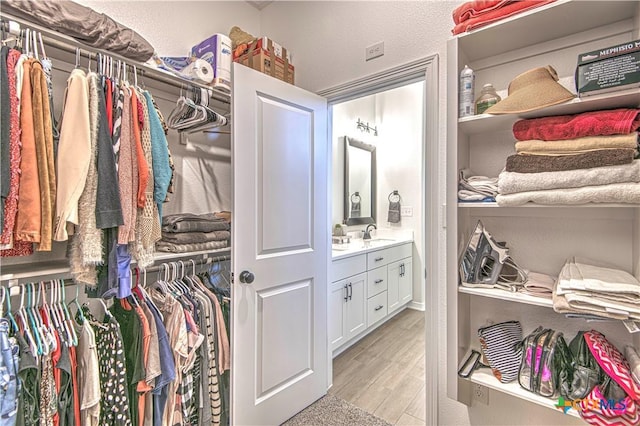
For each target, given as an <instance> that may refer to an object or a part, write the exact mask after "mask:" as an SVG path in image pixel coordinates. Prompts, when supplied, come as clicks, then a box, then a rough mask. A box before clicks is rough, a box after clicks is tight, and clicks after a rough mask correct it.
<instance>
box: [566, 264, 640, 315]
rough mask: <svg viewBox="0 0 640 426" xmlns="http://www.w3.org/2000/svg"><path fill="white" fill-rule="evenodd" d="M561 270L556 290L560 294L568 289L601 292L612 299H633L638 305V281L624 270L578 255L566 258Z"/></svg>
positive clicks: (639, 289)
mask: <svg viewBox="0 0 640 426" xmlns="http://www.w3.org/2000/svg"><path fill="white" fill-rule="evenodd" d="M563 270H564V272H565V274H564V275H563V276H562V277H561V278H560V280H559V281H560V282H559V284H558V290H557V291H558V293H560V294H566V293H567V292H568V291H570V290H577V291H588V292H593V293H603V294H604V295H605V296H606V295H609V296H611V298H613V299H615V298H616V297H618V298H625V300H626V301H629V302H632V301H633V302H634V303H636V304H638V306H639V307H640V282H638V280H637V279H636V278H635V277H634V276H633V275H631V274H630V273H628V272H626V271H623V270H620V269H617V268H614V267H609V266H602V264H599V263H598V262H596V261H593V260H590V259H584V258H580V257H575V258H571V259H569V260H567V262H566V263H565V265H564V266H563ZM613 295H616V297H614V296H613Z"/></svg>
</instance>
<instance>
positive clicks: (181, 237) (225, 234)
mask: <svg viewBox="0 0 640 426" xmlns="http://www.w3.org/2000/svg"><path fill="white" fill-rule="evenodd" d="M229 238H231V232H229V231H212V232H163V233H162V241H165V242H168V243H174V244H195V243H206V242H209V241H224V240H228V239H229Z"/></svg>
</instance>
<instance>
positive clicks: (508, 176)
mask: <svg viewBox="0 0 640 426" xmlns="http://www.w3.org/2000/svg"><path fill="white" fill-rule="evenodd" d="M624 182H640V160H635V161H634V162H633V163H631V164H623V165H619V166H605V167H594V168H591V169H577V170H566V171H560V172H540V173H516V172H507V171H503V172H501V173H500V175H499V176H498V193H500V194H505V195H506V194H513V193H516V192H526V191H541V190H547V189H562V188H581V187H584V186H595V185H608V184H612V183H624Z"/></svg>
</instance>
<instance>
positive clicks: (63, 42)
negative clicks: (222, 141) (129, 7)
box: [0, 12, 231, 104]
mask: <svg viewBox="0 0 640 426" xmlns="http://www.w3.org/2000/svg"><path fill="white" fill-rule="evenodd" d="M0 17H1V18H2V20H3V21H15V22H17V23H18V24H20V26H21V27H24V28H30V29H31V30H34V31H37V32H39V33H41V34H42V37H43V42H44V44H45V45H47V46H48V47H49V46H50V47H53V48H55V49H59V50H62V51H64V52H67V53H71V54H73V55H74V58H75V53H76V48H79V49H80V54H81V56H83V57H84V58H93V59H95V58H96V55H97V54H98V53H101V54H103V55H105V56H109V57H111V58H113V59H115V60H120V61H122V62H125V63H127V64H129V65H131V66H134V65H135V67H136V68H137V69H138V70H139V72H140V73H141V74H140V75H141V76H142V77H143V78H144V79H145V80H146V79H151V80H154V81H157V82H159V83H163V84H166V85H169V86H173V87H175V88H177V89H184V88H186V87H188V86H195V87H199V88H203V89H207V90H212V91H213V96H212V97H213V98H214V99H215V100H217V101H220V102H223V103H227V104H228V103H230V102H231V95H230V94H229V93H226V92H224V91H221V90H219V89H217V88H215V87H211V86H206V85H204V84H200V83H197V82H194V81H190V80H186V79H183V78H180V77H178V76H175V75H173V74H169V73H166V72H164V71H161V70H158V69H155V68H151V67H149V66H148V65H146V64H144V63H142V62H138V61H134V60H131V59H127V58H125V57H124V56H121V55H118V54H116V53H111V52H109V51H108V50H103V49H97V48H95V47H91V46H88V45H86V44H84V43H82V42H81V41H78V40H76V39H74V38H72V37H69V36H67V35H64V34H61V33H59V32H57V31H52V30H50V29H47V28H45V27H42V26H40V25H37V24H34V23H32V22H30V21H28V20H25V19H22V18H16V17H15V16H12V15H9V14H7V13H4V12H3V13H0ZM50 56H51V57H53V55H50ZM69 62H70V63H75V59H73V60H71V61H69Z"/></svg>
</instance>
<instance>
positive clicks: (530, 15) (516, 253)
mask: <svg viewBox="0 0 640 426" xmlns="http://www.w3.org/2000/svg"><path fill="white" fill-rule="evenodd" d="M639 29H640V4H639V3H638V2H625V1H596V2H581V1H569V0H559V1H556V2H553V3H550V4H547V5H545V6H542V7H539V8H536V9H532V10H529V11H526V12H524V13H521V14H518V15H515V16H512V17H510V18H507V19H504V20H502V21H499V22H495V23H493V24H491V25H488V26H486V27H483V28H479V29H477V30H474V31H471V32H469V33H464V34H461V35H459V36H456V37H453V38H452V39H450V40H449V42H448V50H447V62H448V63H447V75H448V83H447V85H448V87H447V93H448V111H447V145H446V151H447V158H446V164H447V165H446V176H447V193H446V207H445V214H446V217H445V218H444V220H445V222H444V223H445V224H446V225H445V227H444V229H437V230H436V229H434V232H440V233H441V234H442V235H443V237H444V238H445V239H446V277H447V278H446V292H447V373H446V375H447V393H448V396H449V397H450V398H452V399H454V400H457V401H460V402H462V403H465V404H467V405H469V406H471V405H472V404H471V402H472V401H471V400H472V383H476V384H481V385H483V386H486V387H488V388H490V389H493V390H496V391H498V392H497V393H495V394H492V396H491V397H490V405H491V408H495V410H491V411H492V413H494V414H493V415H494V416H495V417H494V418H492V420H493V421H494V422H495V423H501V424H506V423H512V424H515V423H516V421H515V420H514V418H513V417H511V416H510V413H509V412H508V410H506V411H505V410H500V407H504V406H506V405H508V404H509V401H512V399H510V398H512V397H515V398H518V399H520V400H522V401H526V402H530V403H531V405H525V407H526V410H525V411H526V413H519V417H518V418H525V417H529V418H535V419H536V422H539V423H540V424H544V423H545V422H548V423H553V424H558V421H557V420H558V418H560V419H562V417H557V416H558V414H557V412H558V411H559V410H558V409H557V408H556V407H555V404H557V399H556V400H553V399H549V398H543V397H540V396H538V395H535V394H533V393H530V392H528V391H526V390H524V389H522V388H521V387H520V385H519V384H518V383H517V382H512V383H509V384H503V383H500V382H499V381H498V380H497V379H495V377H493V375H492V374H491V372H490V371H489V370H486V369H481V370H478V371H476V372H474V374H473V375H472V376H471V378H470V380H466V379H461V378H459V377H458V375H457V367H458V365H459V362H460V361H461V359H462V357H463V356H464V355H465V353H466V352H467V350H468V349H470V348H474V349H479V347H480V345H479V342H478V338H477V329H478V328H480V327H482V326H483V325H486V324H487V323H491V322H492V323H497V322H501V321H507V320H512V319H513V320H518V321H520V322H521V324H522V327H523V333H524V335H525V336H526V335H527V334H528V333H529V332H531V331H532V330H533V329H534V328H535V327H537V326H538V325H543V326H545V327H550V328H554V329H557V330H561V331H563V332H564V333H565V337H566V338H567V339H571V338H573V336H574V335H575V333H576V332H577V331H579V330H588V329H597V330H599V331H601V332H602V333H603V334H605V335H606V336H607V338H608V339H609V340H610V341H611V342H612V343H613V344H614V345H616V346H618V347H619V348H621V347H622V345H623V344H632V345H634V346H635V347H637V348H640V336H638V334H633V335H631V334H629V333H628V332H627V331H626V329H625V328H624V326H623V325H622V323H621V322H620V321H603V322H595V323H594V322H586V321H584V320H581V319H568V318H566V317H565V316H564V315H562V314H558V313H556V312H555V311H554V310H553V305H552V301H551V300H548V299H543V298H538V297H533V296H528V295H525V294H519V293H510V292H507V291H504V290H498V289H476V288H466V287H461V286H459V285H458V256H459V253H460V251H461V250H462V247H463V246H464V244H466V242H467V240H468V237H469V234H470V232H471V231H472V230H473V228H474V227H475V225H476V223H477V221H478V220H482V222H483V223H484V225H485V227H486V229H487V230H488V231H489V233H491V234H492V235H493V236H494V237H495V238H496V239H497V240H498V241H505V242H506V243H507V246H508V247H509V249H510V253H511V255H512V256H513V258H514V260H515V261H516V263H517V264H518V265H520V266H521V267H523V268H525V269H528V270H532V271H536V272H542V273H546V274H550V275H555V276H557V274H558V273H559V271H560V268H561V267H562V265H563V264H564V262H565V260H566V259H567V258H568V257H571V256H581V257H586V258H591V259H597V260H600V261H602V262H605V263H609V264H612V265H615V266H617V267H619V268H620V269H623V270H626V271H628V272H631V273H633V274H634V275H635V276H636V277H640V205H636V204H619V203H608V204H596V203H593V204H582V205H539V204H533V203H528V204H525V205H523V206H517V207H500V206H498V205H497V204H496V203H464V202H458V199H457V185H458V172H459V170H460V169H470V170H472V171H473V172H474V173H475V174H478V175H483V176H498V174H499V173H500V171H501V170H502V169H503V167H504V164H505V159H506V157H507V156H508V155H511V154H513V153H515V149H514V144H515V138H514V137H513V133H512V128H513V124H514V123H515V122H516V121H517V120H519V119H523V118H537V117H543V116H549V115H565V114H577V113H581V112H586V111H595V110H601V109H612V108H623V107H634V108H637V107H639V106H640V89H638V88H633V89H627V90H621V91H617V92H612V93H607V94H601V95H596V96H588V97H583V98H575V99H573V100H572V101H569V102H566V103H563V104H561V105H555V106H552V107H548V108H544V109H540V110H537V111H533V112H530V113H526V114H518V115H515V114H514V115H498V116H493V115H489V114H482V115H477V116H472V117H465V118H462V119H459V118H458V76H459V75H460V71H461V70H462V69H463V68H464V66H465V65H469V67H471V69H473V70H474V71H475V73H476V88H479V87H482V85H483V84H485V83H492V84H493V86H494V87H496V89H497V90H498V92H499V93H501V94H502V93H504V96H506V91H507V87H508V85H509V82H510V81H511V80H512V79H513V78H514V77H515V76H516V75H518V74H521V73H522V72H524V71H527V70H529V69H532V68H536V67H540V66H545V65H552V66H553V67H554V68H555V69H556V70H557V71H558V74H559V77H560V83H561V84H563V85H564V86H565V87H566V88H568V89H569V90H570V91H572V92H573V93H575V87H574V86H573V78H574V72H575V66H576V63H577V57H578V54H580V53H583V52H588V51H591V50H596V49H598V48H603V47H607V46H611V45H614V44H616V43H618V42H628V41H631V40H635V39H638V38H640V31H639ZM478 93H479V89H478V91H477V93H476V95H477V94H478ZM504 96H503V97H504ZM494 404H495V406H494ZM540 407H546V408H547V410H544V409H540ZM553 412H556V413H555V414H554V413H553ZM470 413H471V414H473V411H472V410H470ZM567 414H569V415H571V416H573V417H578V413H576V412H575V410H569V412H568V413H567ZM547 417H548V418H549V419H548V420H547ZM566 419H567V420H566V422H570V423H574V422H575V419H574V418H572V417H570V416H567V417H566ZM483 420H484V421H485V422H486V421H487V419H486V418H483ZM472 423H473V421H472Z"/></svg>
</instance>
